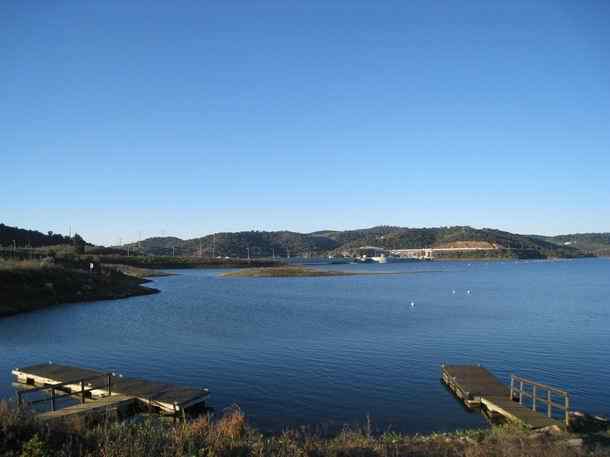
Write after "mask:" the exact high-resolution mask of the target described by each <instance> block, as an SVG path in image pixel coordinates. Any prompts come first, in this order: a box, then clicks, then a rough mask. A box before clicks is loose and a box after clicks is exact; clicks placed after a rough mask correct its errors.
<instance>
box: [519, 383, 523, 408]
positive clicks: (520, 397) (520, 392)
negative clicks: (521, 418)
mask: <svg viewBox="0 0 610 457" xmlns="http://www.w3.org/2000/svg"><path fill="white" fill-rule="evenodd" d="M519 404H520V405H522V404H523V381H519Z"/></svg>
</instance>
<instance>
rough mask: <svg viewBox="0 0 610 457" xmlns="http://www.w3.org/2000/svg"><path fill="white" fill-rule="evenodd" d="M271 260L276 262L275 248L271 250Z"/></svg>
mask: <svg viewBox="0 0 610 457" xmlns="http://www.w3.org/2000/svg"><path fill="white" fill-rule="evenodd" d="M271 259H272V260H275V248H271Z"/></svg>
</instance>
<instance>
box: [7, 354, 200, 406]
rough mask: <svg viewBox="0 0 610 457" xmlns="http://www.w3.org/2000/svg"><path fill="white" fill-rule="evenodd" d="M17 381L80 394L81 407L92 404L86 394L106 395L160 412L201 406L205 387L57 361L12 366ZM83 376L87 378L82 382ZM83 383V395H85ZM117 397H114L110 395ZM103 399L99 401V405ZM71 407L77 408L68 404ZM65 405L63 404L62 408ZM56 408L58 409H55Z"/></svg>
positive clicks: (110, 401)
mask: <svg viewBox="0 0 610 457" xmlns="http://www.w3.org/2000/svg"><path fill="white" fill-rule="evenodd" d="M12 374H13V375H15V377H16V378H17V381H18V382H19V383H22V384H27V385H32V386H47V387H52V386H54V385H57V386H58V390H61V391H63V392H67V393H69V394H73V395H74V396H80V395H82V402H83V404H82V405H80V408H81V409H87V408H88V409H92V408H94V406H92V405H90V404H88V403H87V402H86V398H85V397H87V398H90V399H93V400H96V401H95V403H97V401H100V400H99V399H102V398H106V397H111V399H107V400H106V403H108V404H107V405H106V406H108V405H109V404H110V403H113V401H114V400H116V401H119V397H120V399H121V401H128V399H133V400H134V401H137V402H140V403H143V404H145V405H147V406H148V407H151V408H154V409H156V410H158V411H159V412H160V413H162V414H177V413H183V412H184V411H185V410H187V409H189V408H193V407H198V406H202V407H205V401H206V399H207V397H208V390H207V389H202V388H194V387H185V386H178V385H175V384H166V383H160V382H154V381H147V380H144V379H137V378H125V377H121V376H117V375H115V374H108V375H106V374H105V373H104V372H101V371H97V370H91V369H88V368H80V367H74V366H68V365H59V364H54V363H53V364H40V365H33V366H30V367H26V368H15V369H14V370H12ZM83 380H90V381H87V382H84V381H83ZM85 387H86V391H87V392H86V395H85ZM112 397H117V398H112ZM102 404H103V403H100V406H101V405H102ZM71 408H72V411H77V410H78V408H76V407H71ZM64 409H67V408H64ZM56 412H58V411H56Z"/></svg>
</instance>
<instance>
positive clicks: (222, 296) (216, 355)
mask: <svg viewBox="0 0 610 457" xmlns="http://www.w3.org/2000/svg"><path fill="white" fill-rule="evenodd" d="M327 268H329V267H327ZM332 268H333V269H341V270H363V271H375V272H380V271H403V272H407V271H421V270H434V271H425V272H420V273H414V274H400V275H387V276H346V277H325V278H246V279H242V278H221V277H219V273H220V272H219V271H218V270H186V271H180V272H179V275H177V276H173V277H164V278H158V279H155V280H154V282H153V284H152V285H153V286H154V287H157V288H159V289H160V290H161V291H162V292H161V293H160V294H156V295H152V296H145V297H133V298H129V299H124V300H115V301H103V302H96V303H86V304H74V305H64V306H58V307H55V308H52V309H47V310H43V311H37V312H33V313H29V314H23V315H18V316H13V317H10V318H5V319H0V398H4V397H11V396H14V388H13V387H12V386H11V376H10V370H11V369H12V368H14V367H19V366H21V367H23V366H27V365H29V364H35V363H41V362H46V361H55V362H57V363H68V364H77V365H82V366H86V367H91V368H97V369H108V370H113V371H117V372H119V373H123V374H125V375H127V376H135V377H144V378H150V379H152V380H161V381H166V382H173V383H183V384H187V385H194V386H201V387H207V388H209V389H210V392H211V398H210V404H211V405H212V406H213V407H215V408H216V409H217V410H222V409H223V408H225V407H227V406H229V405H231V404H233V403H236V404H238V405H240V406H241V408H242V409H243V410H244V411H245V412H246V414H247V415H248V416H249V418H250V420H251V421H252V422H253V423H254V424H255V425H257V426H258V427H260V428H261V429H263V430H279V429H282V428H283V427H286V426H299V425H305V424H308V425H313V426H320V427H321V428H322V430H324V429H326V428H329V429H333V428H334V427H337V426H341V425H342V424H344V423H347V424H356V423H363V422H364V421H365V417H366V416H367V415H370V417H371V419H372V421H373V424H374V426H375V427H376V428H377V429H379V430H387V429H392V430H399V431H405V432H426V431H432V430H454V429H456V428H466V427H473V426H482V425H484V424H485V421H484V420H483V418H482V417H481V416H480V414H478V413H468V412H466V411H464V409H463V408H462V406H461V405H460V403H459V402H457V401H456V400H455V399H454V398H453V397H452V395H451V394H450V393H449V392H448V391H447V390H446V389H445V387H444V386H443V385H442V384H441V383H440V382H439V376H440V368H439V366H440V364H441V363H442V362H448V363H480V364H481V365H483V366H485V367H487V368H489V369H491V370H493V372H494V373H495V374H496V375H497V376H499V377H500V379H502V380H504V381H506V382H507V383H508V376H509V374H510V373H511V372H514V373H516V374H520V375H522V376H525V377H530V378H533V379H536V380H539V381H540V382H544V383H549V384H552V385H556V386H558V387H562V388H565V389H567V390H568V391H570V392H571V394H572V404H573V407H574V408H576V409H579V410H584V411H588V412H591V413H596V414H608V413H609V412H610V395H609V393H610V387H609V386H610V349H609V348H610V260H608V259H586V260H571V261H534V262H531V261H528V262H526V261H520V262H472V263H466V262H429V263H426V262H418V263H408V264H385V265H337V266H333V267H332ZM467 290H470V291H471V293H470V294H468V293H467ZM453 291H455V293H454V292H453ZM411 301H413V302H414V303H415V306H413V307H412V306H411V305H410V303H411Z"/></svg>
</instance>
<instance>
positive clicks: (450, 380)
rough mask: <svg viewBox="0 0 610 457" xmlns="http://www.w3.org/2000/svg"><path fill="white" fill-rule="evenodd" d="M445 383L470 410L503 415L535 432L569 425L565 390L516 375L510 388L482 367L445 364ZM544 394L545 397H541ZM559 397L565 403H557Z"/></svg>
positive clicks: (443, 373) (442, 378)
mask: <svg viewBox="0 0 610 457" xmlns="http://www.w3.org/2000/svg"><path fill="white" fill-rule="evenodd" d="M441 380H442V381H443V383H445V384H446V385H447V387H448V388H449V390H451V391H452V392H453V393H454V394H455V395H456V396H457V397H458V398H459V399H460V400H462V401H463V402H464V404H465V405H466V406H467V407H468V408H470V409H473V408H476V407H483V408H484V409H485V410H486V411H488V412H489V413H491V414H499V415H500V416H502V417H504V418H505V419H507V420H509V421H512V422H516V423H520V424H522V425H524V426H526V427H528V428H531V429H537V428H544V427H549V426H553V425H555V426H559V427H563V426H567V425H568V418H569V396H568V393H567V392H565V391H563V390H561V389H556V388H554V387H551V386H547V385H545V384H540V383H536V382H534V381H529V380H527V379H525V378H521V377H518V376H515V375H512V376H511V386H510V388H509V387H507V386H506V385H504V384H502V383H501V382H500V381H499V380H498V378H496V377H495V376H494V375H493V374H492V373H491V372H489V370H487V369H485V368H483V367H481V366H478V365H441ZM528 386H529V387H530V389H529V390H528ZM542 392H544V395H540V394H541V393H542ZM558 395H559V396H561V397H562V398H563V400H564V402H563V403H558V402H557V401H556V400H554V396H555V397H556V396H558ZM528 398H529V399H530V400H531V406H529V407H528V406H527V405H526V403H525V402H524V400H525V399H528ZM541 403H542V404H543V405H544V407H545V408H544V409H545V410H544V413H542V412H540V411H539V409H540V408H539V407H540V404H541ZM553 407H555V408H556V410H561V411H562V414H563V417H564V421H563V422H560V421H559V420H557V419H555V418H554V417H553Z"/></svg>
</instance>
